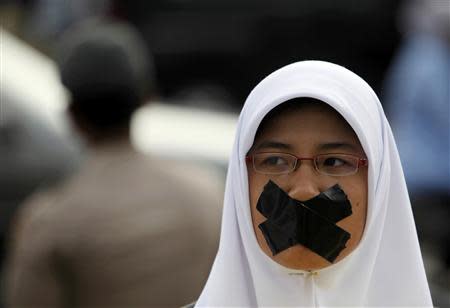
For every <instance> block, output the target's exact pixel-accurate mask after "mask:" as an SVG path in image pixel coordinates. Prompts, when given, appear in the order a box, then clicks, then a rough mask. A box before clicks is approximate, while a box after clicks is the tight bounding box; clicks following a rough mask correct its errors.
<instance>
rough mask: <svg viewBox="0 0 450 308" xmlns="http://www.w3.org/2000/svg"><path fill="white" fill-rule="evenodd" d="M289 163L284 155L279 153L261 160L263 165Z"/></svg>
mask: <svg viewBox="0 0 450 308" xmlns="http://www.w3.org/2000/svg"><path fill="white" fill-rule="evenodd" d="M287 164H288V161H287V160H286V159H285V158H284V157H282V156H277V155H271V156H267V157H265V158H264V159H263V160H262V162H261V165H264V166H282V165H287Z"/></svg>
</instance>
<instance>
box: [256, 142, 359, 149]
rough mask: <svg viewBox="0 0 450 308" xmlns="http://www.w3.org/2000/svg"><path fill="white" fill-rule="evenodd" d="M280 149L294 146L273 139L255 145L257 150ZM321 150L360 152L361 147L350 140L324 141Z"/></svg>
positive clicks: (320, 146) (319, 147)
mask: <svg viewBox="0 0 450 308" xmlns="http://www.w3.org/2000/svg"><path fill="white" fill-rule="evenodd" d="M267 148H271V149H280V150H292V149H293V147H292V145H290V144H287V143H282V142H278V141H273V140H267V141H263V142H262V143H261V144H259V145H258V146H256V147H255V150H262V149H267ZM318 150H319V151H332V150H348V151H351V152H359V151H360V149H359V147H358V146H356V145H354V144H352V143H348V142H327V143H322V144H320V145H319V146H318Z"/></svg>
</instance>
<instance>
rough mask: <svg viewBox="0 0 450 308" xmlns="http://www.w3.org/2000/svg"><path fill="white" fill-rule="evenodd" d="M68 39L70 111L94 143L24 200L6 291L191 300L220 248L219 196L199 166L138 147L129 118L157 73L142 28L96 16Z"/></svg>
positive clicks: (110, 303)
mask: <svg viewBox="0 0 450 308" xmlns="http://www.w3.org/2000/svg"><path fill="white" fill-rule="evenodd" d="M61 46H62V47H61V49H60V56H61V57H60V60H59V63H60V70H61V78H62V82H63V84H64V85H65V86H66V87H67V88H68V90H69V91H70V93H71V95H72V97H71V102H70V105H69V113H70V115H71V117H72V119H73V122H74V123H75V125H76V127H77V128H78V129H79V131H80V132H81V133H82V135H83V136H84V137H85V139H86V141H87V144H88V146H89V147H90V152H89V156H88V158H87V159H86V161H85V162H84V164H83V166H82V167H81V169H80V170H79V171H78V172H77V173H76V174H75V175H74V176H73V177H71V178H69V179H68V180H67V181H65V182H64V183H63V184H61V185H58V186H56V187H54V188H52V189H51V190H49V191H47V192H42V193H40V194H37V195H35V196H34V197H33V198H31V199H30V200H29V201H28V202H27V203H26V204H25V205H24V208H23V211H21V213H20V215H19V217H18V219H17V222H16V225H15V232H14V237H13V238H12V243H13V247H12V251H11V255H10V258H9V263H8V265H9V267H8V272H7V274H6V295H7V303H8V304H9V306H10V307H24V306H27V307H72V306H75V307H103V306H104V307H115V306H118V307H149V306H155V307H163V306H177V305H181V304H184V303H186V302H189V301H192V300H193V299H195V298H197V297H198V295H199V292H200V290H201V286H202V284H203V283H204V282H205V279H206V276H207V272H208V268H209V266H210V264H211V262H212V258H213V254H214V252H215V249H216V241H217V236H218V226H219V203H220V197H219V196H218V193H217V194H216V191H217V190H215V189H216V186H214V185H213V183H212V182H211V181H210V180H209V179H206V180H204V181H202V174H201V172H199V171H198V170H197V171H196V170H192V168H191V169H189V170H190V171H185V169H184V167H183V165H180V164H176V163H175V162H173V161H168V160H158V159H156V158H149V157H144V156H143V155H141V154H139V153H137V152H135V151H134V150H133V149H132V146H131V144H130V138H129V124H130V118H131V116H132V114H133V112H134V111H135V110H136V108H138V107H139V106H140V105H141V103H142V102H143V101H144V99H145V98H147V97H149V95H151V94H152V93H153V90H154V89H153V85H154V83H155V80H154V76H153V66H152V61H151V59H149V58H148V53H147V51H146V50H145V48H144V46H143V44H142V41H141V38H140V37H139V36H138V34H137V33H136V32H135V30H134V29H133V28H131V27H130V26H128V25H126V24H123V23H119V22H116V21H113V20H105V19H104V20H91V21H87V22H85V23H83V24H81V25H79V26H77V27H76V28H75V29H73V30H71V31H70V32H69V33H68V34H67V35H66V36H65V37H64V40H63V43H62V45H61ZM186 172H188V174H186ZM198 183H201V185H199V184H198Z"/></svg>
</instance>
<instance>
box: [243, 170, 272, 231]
mask: <svg viewBox="0 0 450 308" xmlns="http://www.w3.org/2000/svg"><path fill="white" fill-rule="evenodd" d="M247 171H248V186H249V187H248V191H249V195H250V210H251V214H252V221H253V226H254V227H255V228H257V226H258V225H259V224H260V223H262V222H263V221H264V220H265V218H264V216H263V215H262V214H261V213H260V212H259V211H258V210H257V209H256V205H257V204H258V199H259V196H260V195H261V193H262V192H263V190H264V186H265V185H266V184H267V182H268V181H269V178H267V177H265V176H264V175H262V174H258V173H255V172H254V171H253V169H252V168H249V167H247Z"/></svg>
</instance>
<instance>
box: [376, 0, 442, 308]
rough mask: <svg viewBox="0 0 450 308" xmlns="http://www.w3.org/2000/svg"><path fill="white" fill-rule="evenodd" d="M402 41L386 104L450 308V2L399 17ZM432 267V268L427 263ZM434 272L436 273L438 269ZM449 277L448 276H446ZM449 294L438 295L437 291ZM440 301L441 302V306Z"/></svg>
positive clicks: (410, 8) (410, 9)
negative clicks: (449, 287)
mask: <svg viewBox="0 0 450 308" xmlns="http://www.w3.org/2000/svg"><path fill="white" fill-rule="evenodd" d="M400 26H401V31H402V32H403V35H404V37H403V41H402V44H401V45H400V48H399V50H398V51H397V54H396V55H395V57H394V59H393V61H392V64H391V67H390V68H389V70H388V74H387V76H386V80H385V83H384V101H385V103H386V110H387V114H388V116H389V118H390V120H391V122H392V129H393V131H394V134H395V136H396V138H397V140H398V147H399V152H400V156H401V158H402V162H403V165H404V171H405V177H406V182H407V184H408V188H409V192H410V197H411V202H412V206H413V212H414V215H415V219H416V222H417V229H418V232H419V239H420V240H421V242H422V243H423V244H425V245H424V248H426V250H424V253H425V254H426V255H427V256H429V257H430V258H433V260H437V261H438V262H437V263H436V266H437V270H433V271H432V268H431V264H430V267H429V268H430V274H429V278H430V282H431V291H432V294H433V298H434V299H435V304H436V305H438V306H440V305H442V306H447V305H450V294H449V290H448V283H449V279H450V276H449V275H450V227H449V225H448V221H449V220H450V152H449V151H450V143H449V142H450V95H449V88H450V1H449V0H432V1H430V0H412V1H408V2H406V3H405V6H404V7H403V9H402V11H401V15H400ZM429 263H431V262H429ZM436 266H434V267H436ZM446 271H447V274H446ZM440 284H442V286H443V289H444V290H445V289H447V291H446V293H445V294H442V295H439V294H438V291H437V287H438V286H439V285H440ZM440 299H441V300H440Z"/></svg>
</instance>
